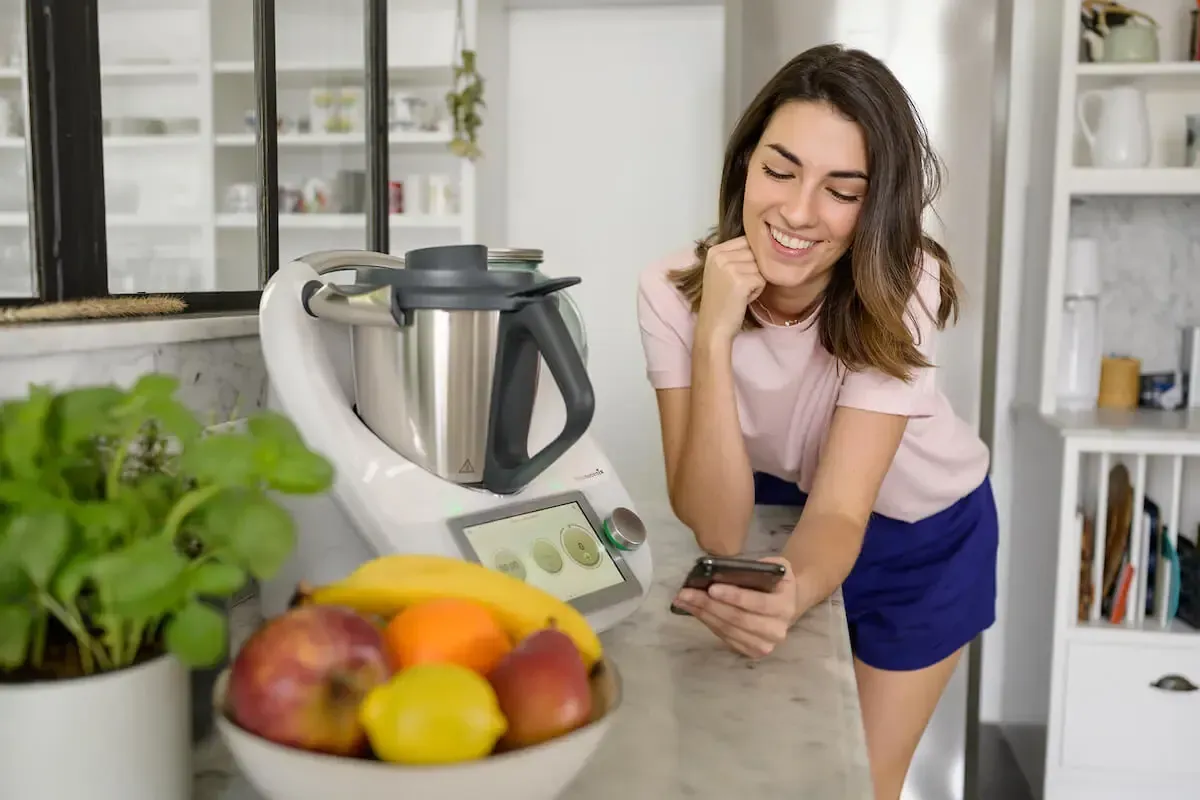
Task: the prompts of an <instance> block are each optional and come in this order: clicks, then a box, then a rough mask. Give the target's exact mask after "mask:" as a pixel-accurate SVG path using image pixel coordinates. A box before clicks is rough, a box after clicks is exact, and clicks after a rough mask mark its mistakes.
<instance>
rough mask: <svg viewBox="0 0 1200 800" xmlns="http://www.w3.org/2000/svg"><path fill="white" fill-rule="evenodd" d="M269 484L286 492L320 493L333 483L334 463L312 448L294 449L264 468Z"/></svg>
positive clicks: (279, 490) (278, 490)
mask: <svg viewBox="0 0 1200 800" xmlns="http://www.w3.org/2000/svg"><path fill="white" fill-rule="evenodd" d="M264 472H265V474H264V476H263V477H264V478H265V479H266V482H267V485H268V486H270V487H271V488H272V489H274V490H275V491H277V492H283V493H284V494H320V493H321V492H325V491H328V490H329V487H330V486H332V485H333V478H334V470H333V465H332V464H331V463H329V461H327V460H326V459H325V458H324V457H323V456H320V455H317V454H316V453H314V452H312V451H310V450H294V451H292V452H289V453H287V454H285V455H284V457H282V458H280V459H279V460H278V461H276V462H275V463H273V464H271V465H270V467H269V468H268V469H266V470H264Z"/></svg>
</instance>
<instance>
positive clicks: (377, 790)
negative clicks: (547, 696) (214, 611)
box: [213, 660, 621, 800]
mask: <svg viewBox="0 0 1200 800" xmlns="http://www.w3.org/2000/svg"><path fill="white" fill-rule="evenodd" d="M228 683H229V672H228V670H226V671H225V672H223V673H222V674H221V675H220V677H219V678H218V679H217V683H216V685H215V687H214V688H213V705H214V709H215V710H214V715H213V716H214V718H215V719H216V726H217V730H218V731H220V735H221V739H222V740H223V741H224V743H225V746H226V747H227V748H228V749H229V751H230V753H231V754H232V755H233V758H234V760H235V761H236V762H237V765H238V768H239V769H240V770H241V772H242V774H243V775H244V776H245V777H246V779H247V780H248V781H249V782H250V784H251V785H252V786H253V787H254V788H255V789H256V790H257V791H258V792H259V794H261V795H262V796H263V797H264V798H266V800H329V798H331V797H345V798H354V800H396V798H420V800H480V798H487V800H553V798H556V797H558V796H559V794H561V793H562V791H563V790H564V789H565V788H566V787H567V784H569V783H570V782H571V781H572V780H573V779H574V778H575V776H576V775H578V774H579V772H580V770H582V769H583V767H584V765H585V764H587V762H588V760H589V759H590V758H591V757H592V754H594V753H595V752H596V749H597V748H598V747H599V746H600V742H601V741H602V740H603V739H604V736H605V734H606V733H607V732H608V729H609V727H610V726H611V725H612V720H613V716H614V715H615V713H616V712H617V710H618V709H619V707H620V705H621V678H620V675H619V674H618V672H617V670H616V667H615V666H614V665H613V664H612V662H610V661H607V660H605V661H604V662H603V663H602V664H601V666H600V667H598V668H597V669H596V670H595V672H594V673H593V676H592V696H593V697H594V698H595V700H596V702H595V706H596V707H595V708H594V709H593V711H592V721H591V722H589V723H588V724H587V725H584V726H583V727H582V728H579V729H577V730H574V731H572V732H571V733H569V734H567V735H566V736H561V737H559V738H557V739H554V740H552V741H549V742H545V743H543V744H540V745H537V746H535V747H529V748H525V749H522V750H516V751H513V752H509V753H503V754H500V755H495V756H491V757H489V758H485V759H482V760H479V761H471V762H467V763H463V764H452V765H447V766H430V767H406V766H398V765H394V764H385V763H382V762H378V761H366V760H359V759H351V758H339V757H336V756H328V755H324V754H321V753H309V752H306V751H303V750H297V749H294V748H290V747H283V746H280V745H277V744H274V743H273V742H270V741H267V740H266V739H263V738H261V737H258V736H255V735H254V734H252V733H249V732H247V731H246V730H244V729H243V728H241V727H239V726H238V725H236V724H234V723H233V722H232V721H231V720H230V719H229V717H228V716H227V715H226V714H225V712H224V709H225V691H226V686H227V685H228Z"/></svg>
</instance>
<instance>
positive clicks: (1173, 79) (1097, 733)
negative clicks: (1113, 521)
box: [1002, 0, 1200, 800]
mask: <svg viewBox="0 0 1200 800" xmlns="http://www.w3.org/2000/svg"><path fill="white" fill-rule="evenodd" d="M1039 2H1040V0H1039ZM1059 2H1060V5H1061V9H1062V17H1061V29H1060V32H1061V52H1060V58H1059V63H1058V64H1057V65H1056V66H1057V68H1058V69H1059V74H1058V78H1059V82H1058V87H1057V114H1056V124H1055V130H1054V158H1053V167H1052V169H1053V177H1052V179H1051V180H1050V181H1049V186H1050V192H1051V196H1050V203H1049V206H1050V220H1049V232H1048V234H1049V235H1048V239H1047V240H1046V241H1045V244H1046V246H1047V250H1048V254H1046V253H1039V254H1037V255H1038V256H1040V255H1044V254H1045V255H1047V257H1046V260H1045V262H1044V264H1045V268H1044V269H1042V268H1041V266H1040V265H1039V264H1037V261H1036V256H1035V262H1034V263H1032V264H1031V265H1030V267H1029V269H1027V270H1026V273H1025V274H1026V278H1025V280H1026V281H1029V282H1030V283H1031V285H1033V286H1034V287H1035V288H1034V289H1033V291H1032V293H1030V292H1027V293H1026V294H1025V298H1026V300H1029V299H1030V298H1031V297H1033V296H1034V295H1036V294H1039V293H1040V292H1041V291H1042V290H1043V289H1044V292H1045V294H1044V303H1045V306H1044V317H1043V319H1042V320H1040V322H1041V323H1042V324H1040V325H1036V324H1035V325H1033V326H1032V328H1031V329H1030V330H1026V331H1023V333H1022V336H1023V337H1024V339H1025V341H1026V342H1027V343H1028V344H1029V345H1030V346H1029V347H1028V348H1027V349H1026V350H1025V353H1024V355H1023V358H1026V359H1030V360H1032V359H1039V363H1038V367H1039V369H1037V378H1036V386H1035V387H1030V388H1032V389H1033V391H1031V392H1030V393H1029V396H1030V399H1031V400H1033V403H1032V405H1031V407H1023V408H1018V410H1017V413H1016V423H1015V425H1014V432H1015V433H1014V440H1013V454H1014V455H1013V460H1014V463H1015V465H1016V469H1015V470H1014V476H1013V486H1014V500H1013V508H1012V511H1011V519H1010V525H1009V527H1010V529H1011V530H1012V540H1011V543H1010V550H1009V562H1010V564H1011V577H1010V579H1009V582H1010V585H1011V586H1012V587H1013V590H1014V592H1018V593H1019V594H1020V597H1016V598H1010V599H1009V601H1008V606H1007V609H1006V610H1007V611H1009V612H1013V611H1014V609H1017V610H1019V613H1018V614H1017V615H1016V616H1015V617H1010V620H1009V632H1008V634H1007V635H1008V637H1009V638H1010V639H1012V640H1014V642H1015V641H1019V642H1020V645H1019V646H1015V645H1014V644H1013V643H1008V644H1006V647H1005V650H1006V654H1007V655H1006V663H1005V682H1006V684H1007V685H1008V686H1020V687H1021V690H1022V691H1024V692H1030V691H1036V692H1037V693H1038V694H1039V695H1040V693H1041V691H1045V695H1042V696H1040V697H1039V698H1037V699H1038V701H1042V697H1044V701H1042V702H1044V703H1045V705H1044V724H1045V734H1046V739H1045V755H1044V760H1043V762H1042V764H1041V765H1040V767H1041V769H1037V770H1035V771H1034V773H1033V774H1032V775H1031V777H1032V778H1033V780H1034V781H1035V782H1036V783H1040V786H1039V787H1038V788H1039V789H1040V790H1041V791H1040V792H1039V794H1041V795H1042V796H1044V798H1045V800H1083V799H1084V798H1087V800H1117V799H1118V798H1120V799H1121V800H1126V799H1127V798H1130V797H1135V796H1148V797H1154V798H1155V800H1177V799H1178V800H1183V798H1195V797H1196V796H1197V792H1198V791H1200V789H1198V788H1197V787H1198V786H1200V766H1197V763H1198V762H1196V760H1195V758H1194V754H1193V751H1194V743H1195V742H1196V741H1198V740H1200V690H1197V691H1181V690H1178V689H1179V686H1180V685H1183V686H1186V684H1170V680H1169V678H1170V676H1181V677H1183V678H1186V679H1187V680H1188V681H1190V683H1191V684H1192V685H1195V686H1197V687H1200V631H1197V630H1196V629H1195V628H1193V627H1192V626H1190V625H1188V624H1187V623H1186V622H1184V621H1183V620H1181V619H1179V618H1177V617H1174V616H1172V615H1171V614H1169V613H1168V609H1167V605H1166V598H1167V597H1168V596H1169V594H1168V588H1169V587H1168V584H1167V583H1164V581H1166V580H1167V579H1166V578H1165V577H1164V576H1165V575H1166V573H1167V570H1166V569H1164V568H1163V566H1162V565H1163V563H1164V561H1163V555H1162V553H1163V550H1162V547H1163V545H1162V542H1163V541H1166V542H1170V543H1171V544H1172V545H1173V546H1176V547H1177V546H1178V543H1179V542H1180V539H1181V536H1185V537H1186V538H1188V539H1189V540H1190V541H1193V542H1194V541H1195V540H1196V536H1197V533H1196V531H1197V526H1198V523H1200V493H1198V492H1197V491H1196V488H1197V487H1200V481H1198V480H1197V477H1198V476H1200V473H1198V472H1196V471H1195V468H1196V461H1197V459H1200V414H1196V413H1190V412H1187V411H1180V412H1162V411H1147V410H1137V411H1129V412H1122V411H1111V410H1101V409H1096V410H1091V411H1076V412H1060V411H1059V410H1058V409H1057V408H1056V389H1057V378H1058V364H1059V341H1060V332H1061V322H1062V317H1061V309H1062V296H1063V287H1064V283H1065V273H1066V257H1067V249H1068V247H1067V244H1068V238H1069V236H1070V233H1071V230H1072V217H1073V213H1074V209H1075V207H1076V205H1077V204H1078V203H1079V202H1081V201H1082V202H1097V201H1096V200H1095V198H1124V202H1129V203H1139V202H1154V203H1160V204H1161V203H1163V202H1179V203H1182V202H1185V201H1187V200H1189V199H1190V198H1200V168H1195V167H1188V166H1185V165H1184V129H1185V128H1184V124H1185V123H1184V116H1185V115H1186V114H1190V113H1200V62H1195V61H1186V60H1184V59H1185V58H1186V54H1185V53H1186V48H1185V44H1186V39H1187V26H1188V12H1189V11H1190V10H1192V9H1194V8H1195V7H1196V6H1195V3H1194V2H1193V0H1129V2H1127V3H1126V4H1127V5H1130V6H1132V7H1134V8H1136V9H1137V10H1140V11H1143V12H1145V13H1147V14H1149V15H1151V16H1152V17H1154V18H1155V19H1156V20H1157V21H1158V22H1159V23H1160V24H1161V28H1160V31H1159V36H1160V45H1161V50H1162V61H1161V62H1160V63H1152V64H1113V63H1079V61H1078V54H1079V37H1080V3H1079V0H1059ZM1121 84H1125V85H1134V86H1136V87H1138V88H1139V89H1140V90H1141V91H1142V92H1143V93H1144V95H1145V97H1146V105H1147V108H1148V115H1149V122H1150V128H1151V139H1152V158H1151V162H1150V164H1149V165H1148V166H1147V167H1145V168H1141V169H1101V168H1097V167H1094V166H1092V165H1091V163H1090V158H1089V155H1088V152H1087V148H1086V145H1085V143H1084V141H1083V137H1082V135H1081V133H1080V125H1079V123H1078V120H1077V99H1078V97H1079V93H1080V92H1081V91H1084V90H1087V89H1093V88H1104V87H1110V86H1115V85H1121ZM1039 124H1040V123H1039ZM1033 180H1034V181H1035V182H1044V181H1045V179H1044V178H1041V177H1040V176H1035V177H1034V178H1033ZM1163 198H1166V199H1167V200H1166V201H1164V200H1163ZM1101 202H1102V201H1101ZM1197 223H1198V224H1200V219H1197ZM1195 266H1196V267H1197V271H1196V273H1195V279H1196V280H1197V281H1200V263H1197V264H1195ZM1145 313H1146V314H1149V315H1153V314H1157V313H1160V312H1158V311H1156V309H1154V308H1147V309H1145ZM1024 320H1026V321H1028V320H1029V317H1025V318H1024ZM1122 345H1123V343H1120V342H1106V343H1105V346H1106V347H1107V348H1110V349H1112V348H1119V347H1121V346H1122ZM1031 366H1032V365H1031ZM1031 377H1032V376H1031ZM1118 464H1120V465H1123V466H1124V467H1125V469H1126V470H1127V471H1128V474H1129V476H1130V482H1131V486H1132V500H1131V507H1132V524H1131V525H1130V526H1129V529H1128V530H1129V545H1128V547H1129V549H1128V554H1127V555H1126V556H1125V560H1126V563H1127V565H1128V567H1129V568H1131V570H1132V571H1131V575H1132V580H1131V581H1130V582H1129V594H1128V600H1127V601H1126V604H1125V606H1124V608H1125V612H1126V613H1125V615H1124V617H1123V618H1120V617H1119V616H1118V622H1116V623H1114V622H1113V621H1112V619H1113V617H1112V611H1111V609H1110V608H1106V607H1105V606H1104V605H1103V604H1102V603H1101V602H1100V598H1099V597H1098V596H1097V595H1098V594H1099V593H1098V592H1093V595H1092V599H1091V601H1090V602H1084V601H1083V600H1081V597H1080V586H1081V584H1083V583H1084V582H1089V583H1090V584H1091V585H1092V586H1098V585H1103V574H1104V562H1105V556H1106V553H1105V547H1104V542H1105V539H1106V529H1107V524H1108V520H1109V519H1110V517H1111V516H1112V514H1111V512H1110V503H1111V502H1113V497H1112V496H1110V492H1109V487H1110V474H1111V471H1112V469H1113V468H1114V467H1116V466H1117V465H1118ZM1147 503H1151V504H1153V507H1154V508H1156V509H1157V511H1158V513H1157V516H1156V518H1155V519H1156V521H1155V522H1149V521H1148V520H1147V517H1146V515H1145V514H1144V513H1143V509H1144V508H1147V507H1148V506H1147V505H1146V504H1147ZM1084 519H1087V520H1088V524H1089V526H1094V530H1095V531H1096V537H1095V542H1096V544H1095V547H1094V549H1093V550H1092V552H1091V554H1090V557H1088V558H1085V557H1084V555H1083V548H1084V523H1083V520H1084ZM1151 543H1154V545H1155V546H1154V547H1150V545H1151ZM1151 561H1153V562H1154V567H1153V581H1151V580H1149V579H1148V576H1150V574H1151V563H1150V562H1151ZM1148 597H1149V598H1150V600H1152V602H1151V603H1150V607H1149V609H1147V603H1148ZM1081 606H1082V611H1081ZM1002 613H1003V612H1002ZM1017 620H1019V621H1017ZM1014 628H1019V630H1014ZM1163 678H1168V682H1167V683H1164V682H1163V681H1162V679H1163ZM1172 686H1174V689H1175V690H1172V688H1171V687H1172ZM1007 690H1008V688H1007V687H1006V691H1007ZM1014 691H1015V690H1014ZM1026 713H1028V712H1026ZM1040 723H1041V720H1033V721H1031V722H1030V724H1033V725H1040ZM1043 770H1044V772H1043Z"/></svg>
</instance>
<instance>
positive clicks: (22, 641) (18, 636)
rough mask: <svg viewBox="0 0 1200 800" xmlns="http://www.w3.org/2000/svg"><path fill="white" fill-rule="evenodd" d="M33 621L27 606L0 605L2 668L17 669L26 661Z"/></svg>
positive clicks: (0, 660)
mask: <svg viewBox="0 0 1200 800" xmlns="http://www.w3.org/2000/svg"><path fill="white" fill-rule="evenodd" d="M33 621H34V617H33V612H32V611H31V610H29V608H27V607H26V606H15V605H14V606H0V668H3V669H16V668H17V667H19V666H21V665H22V664H24V663H25V657H26V655H27V654H28V653H29V642H30V640H31V639H32V634H33Z"/></svg>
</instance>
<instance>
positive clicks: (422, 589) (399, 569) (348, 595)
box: [307, 554, 604, 669]
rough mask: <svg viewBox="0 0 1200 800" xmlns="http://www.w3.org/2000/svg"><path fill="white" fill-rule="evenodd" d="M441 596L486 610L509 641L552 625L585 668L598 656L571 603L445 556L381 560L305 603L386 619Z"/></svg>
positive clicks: (592, 633) (595, 644)
mask: <svg viewBox="0 0 1200 800" xmlns="http://www.w3.org/2000/svg"><path fill="white" fill-rule="evenodd" d="M443 597H456V598H461V599H465V600H473V601H475V602H477V603H481V604H483V605H485V606H487V607H488V608H489V609H490V610H491V611H492V613H493V614H495V615H496V619H497V620H499V622H500V624H501V625H503V626H504V628H505V630H506V631H507V632H508V635H509V636H510V637H512V639H513V641H515V642H519V641H521V640H522V639H524V638H525V637H526V636H528V635H529V634H531V633H533V632H534V631H537V630H541V629H542V628H546V627H549V626H551V625H553V626H554V627H556V628H558V629H559V630H560V631H562V632H563V633H565V634H566V635H567V636H569V637H571V640H572V641H573V642H575V646H576V647H578V648H579V653H580V655H581V656H583V660H584V663H585V664H587V666H588V669H591V667H592V666H593V665H594V664H595V663H596V662H597V661H599V660H600V659H601V657H602V656H603V654H604V653H603V647H602V645H601V644H600V637H598V636H597V635H596V632H595V631H594V630H592V626H591V625H590V624H589V623H588V621H587V618H586V617H584V616H583V614H581V613H579V612H578V611H577V610H575V608H574V607H572V606H571V605H569V604H567V603H564V602H563V601H561V600H559V599H558V598H557V597H555V596H554V595H552V594H550V593H548V592H546V591H543V590H542V589H539V588H537V587H536V586H531V585H530V584H528V583H525V582H524V581H522V580H519V579H517V578H514V577H512V576H511V575H506V574H504V573H503V572H500V571H499V570H494V569H490V568H488V567H485V566H483V565H481V564H476V563H473V562H470V561H463V560H461V559H457V558H450V557H448V556H431V555H413V554H396V555H387V556H381V557H380V558H377V559H373V560H372V561H368V562H367V563H365V564H363V565H362V566H361V567H359V568H358V569H356V570H355V571H354V572H352V573H350V574H349V575H348V576H346V577H345V578H343V579H342V580H340V581H337V582H335V583H331V584H328V585H326V586H321V587H317V588H314V589H312V590H311V591H310V592H309V594H308V597H307V599H308V601H309V602H313V603H317V604H319V605H338V606H346V607H348V608H352V609H354V610H355V611H358V612H359V613H362V614H377V615H380V616H385V617H390V616H392V615H394V614H396V613H398V612H399V611H400V610H401V609H403V608H405V607H406V606H411V605H415V604H417V603H420V602H424V601H426V600H435V599H439V598H443Z"/></svg>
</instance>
